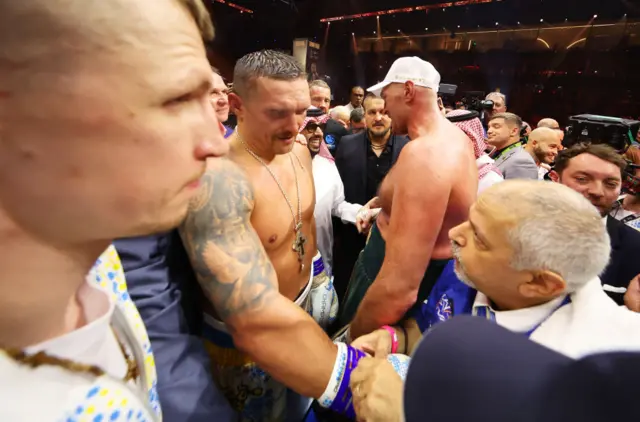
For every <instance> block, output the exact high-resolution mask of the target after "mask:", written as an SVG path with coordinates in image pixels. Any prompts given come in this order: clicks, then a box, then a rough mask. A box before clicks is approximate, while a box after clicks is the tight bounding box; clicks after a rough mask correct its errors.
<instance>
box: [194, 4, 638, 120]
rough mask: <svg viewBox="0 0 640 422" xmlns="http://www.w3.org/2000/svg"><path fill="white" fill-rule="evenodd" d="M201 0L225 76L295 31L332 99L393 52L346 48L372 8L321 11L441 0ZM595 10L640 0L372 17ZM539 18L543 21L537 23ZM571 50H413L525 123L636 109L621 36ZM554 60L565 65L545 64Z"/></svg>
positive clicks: (432, 22)
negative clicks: (603, 47) (231, 2)
mask: <svg viewBox="0 0 640 422" xmlns="http://www.w3.org/2000/svg"><path fill="white" fill-rule="evenodd" d="M205 2H207V5H208V7H209V9H210V11H211V13H212V16H213V20H214V23H215V26H216V39H215V40H214V41H213V42H212V43H211V44H210V45H209V55H210V59H211V61H212V62H213V63H214V64H215V65H216V67H218V68H220V69H221V71H222V73H223V75H224V76H225V77H226V78H227V79H231V78H232V74H233V65H234V63H235V61H236V60H237V59H238V58H239V57H241V56H242V55H244V54H246V53H249V52H252V51H256V50H260V49H265V48H271V49H278V50H284V51H289V52H290V51H291V48H292V42H293V39H294V38H309V39H311V40H314V41H316V42H319V43H320V44H321V45H322V53H321V54H322V57H323V59H324V60H322V65H321V66H320V68H319V70H320V72H321V73H323V74H328V75H330V76H331V82H330V84H331V86H332V89H333V94H334V98H335V104H344V103H346V101H347V96H348V91H349V88H350V87H351V86H352V85H355V84H361V85H365V86H368V85H370V84H373V83H375V82H377V80H379V79H381V78H382V77H384V74H385V73H386V71H387V70H388V66H389V65H390V63H391V62H392V61H393V59H395V56H394V55H393V54H391V53H366V54H360V55H358V56H356V55H355V54H354V50H353V45H352V44H353V39H352V36H351V33H352V32H353V33H354V34H355V36H356V37H359V36H369V37H370V36H372V34H373V31H375V30H376V18H375V17H368V18H363V19H355V20H343V21H338V22H333V23H332V24H331V27H330V30H329V31H326V28H327V25H326V24H323V23H320V19H321V18H326V17H333V16H341V15H349V14H355V13H364V12H370V11H376V10H386V9H391V8H393V9H395V8H401V7H404V6H417V5H424V4H436V3H442V2H443V1H442V0H441V1H430V0H393V1H389V0H387V1H382V0H326V1H315V0H296V1H283V0H235V3H236V4H238V5H240V6H242V7H246V8H248V9H251V10H253V11H254V13H252V14H249V13H240V12H239V11H238V10H237V9H235V8H232V7H230V6H228V5H226V4H221V3H219V2H216V1H215V0H205ZM594 14H597V15H598V20H599V21H612V22H615V21H620V20H621V19H623V18H626V19H629V20H633V19H638V18H640V1H638V0H634V1H627V0H608V1H602V0H555V1H551V0H503V1H496V2H493V3H489V4H480V5H472V6H462V7H450V8H446V9H445V10H444V11H443V10H441V9H437V10H431V11H429V13H425V12H412V13H397V14H395V15H385V16H381V17H380V27H381V30H382V35H390V34H394V33H397V31H398V30H401V31H402V33H403V34H420V33H425V28H429V29H430V30H432V31H433V30H434V29H435V28H437V29H438V30H439V31H443V30H446V31H452V32H455V31H464V29H476V28H478V27H480V28H495V23H496V22H499V23H500V26H501V27H502V26H506V27H509V26H516V25H517V24H518V22H520V23H521V24H522V25H549V24H559V23H562V22H566V21H569V22H583V23H584V22H588V21H589V20H590V19H592V17H593V15H594ZM540 19H543V20H544V22H543V23H540ZM458 25H460V29H458V28H457V27H458ZM443 28H444V29H443ZM327 33H328V36H326V34H327ZM325 38H326V39H325ZM574 50H575V51H571V52H570V53H569V54H567V53H566V52H562V53H561V52H556V51H546V52H538V53H535V52H534V53H531V52H520V51H517V50H515V49H514V50H505V49H501V50H495V51H489V52H468V51H462V52H454V53H449V52H435V53H429V54H428V55H426V54H421V53H420V52H416V53H415V54H416V55H420V56H422V57H423V58H425V59H427V60H429V61H431V62H432V63H433V64H434V65H435V66H436V68H438V70H439V71H440V73H441V74H442V81H443V83H453V84H458V85H460V90H465V91H472V90H478V91H486V92H488V91H490V90H492V89H493V88H494V87H495V86H500V87H501V88H502V89H503V92H505V93H506V94H507V95H508V97H509V108H510V110H511V111H514V112H517V113H519V114H521V115H522V116H523V117H524V118H525V120H532V121H533V122H534V123H535V119H537V118H538V117H539V116H543V115H551V116H553V117H556V118H558V119H559V120H561V121H565V120H566V117H567V116H568V115H571V114H577V113H584V112H591V113H598V114H606V115H618V116H625V117H633V118H637V117H638V116H639V115H640V104H639V103H638V101H637V100H636V98H640V75H639V74H638V71H637V68H638V66H640V59H639V56H640V50H639V49H637V48H634V47H629V46H628V45H627V42H626V40H625V39H624V38H623V39H621V41H620V43H619V45H617V46H615V47H614V48H612V49H610V50H609V51H595V50H594V51H591V50H589V48H588V47H585V48H576V49H574ZM381 66H382V67H381ZM590 69H591V70H593V69H600V72H598V73H594V72H593V71H591V72H590V71H589V70H590ZM558 70H562V71H563V72H566V74H565V75H558V74H555V73H554V74H550V73H549V71H558ZM583 71H584V72H583ZM578 72H580V73H578ZM578 75H579V76H578ZM460 90H459V91H460Z"/></svg>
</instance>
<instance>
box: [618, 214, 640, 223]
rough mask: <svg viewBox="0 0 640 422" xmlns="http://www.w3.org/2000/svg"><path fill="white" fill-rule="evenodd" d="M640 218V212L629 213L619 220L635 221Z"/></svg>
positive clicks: (624, 221) (625, 221)
mask: <svg viewBox="0 0 640 422" xmlns="http://www.w3.org/2000/svg"><path fill="white" fill-rule="evenodd" d="M639 218H640V214H631V215H628V216H626V217H625V218H623V219H622V220H620V221H621V222H623V223H624V224H627V223H630V222H631V221H635V220H637V219H639Z"/></svg>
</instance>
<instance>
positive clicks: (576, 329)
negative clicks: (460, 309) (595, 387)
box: [473, 277, 640, 359]
mask: <svg viewBox="0 0 640 422" xmlns="http://www.w3.org/2000/svg"><path fill="white" fill-rule="evenodd" d="M570 296H571V302H570V303H568V304H566V305H564V306H560V305H561V304H562V301H563V300H564V297H559V298H556V299H554V300H552V301H551V302H548V303H545V304H543V305H539V306H534V307H531V308H526V309H519V310H515V311H495V317H496V322H497V323H498V324H499V325H501V326H503V327H505V328H507V329H509V330H512V331H515V332H521V333H527V332H528V331H529V330H531V329H532V328H534V327H537V328H536V329H535V331H534V332H533V333H532V334H531V337H530V338H531V340H533V341H535V342H537V343H540V344H542V345H543V346H546V347H548V348H550V349H552V350H555V351H556V352H558V353H562V354H564V355H567V356H569V357H572V358H574V359H578V358H580V357H583V356H587V355H591V354H595V353H603V352H613V351H640V314H637V313H634V312H632V311H630V310H628V309H627V308H625V307H624V306H618V305H617V304H616V303H615V302H614V301H613V300H612V299H611V298H609V296H607V294H606V293H605V292H604V291H603V290H602V286H601V282H600V279H599V278H597V277H596V278H595V279H593V280H591V281H590V282H588V283H587V284H586V285H584V286H583V287H581V288H580V289H578V290H577V291H576V292H574V293H572V294H571V295H570ZM488 305H489V300H488V299H487V297H486V296H485V295H484V294H482V293H480V292H478V294H477V295H476V299H475V302H474V305H473V307H474V308H475V307H478V306H488Z"/></svg>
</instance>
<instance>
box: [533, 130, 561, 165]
mask: <svg viewBox="0 0 640 422" xmlns="http://www.w3.org/2000/svg"><path fill="white" fill-rule="evenodd" d="M559 133H561V132H560V131H559V130H557V129H549V128H548V127H538V128H537V129H535V130H533V131H531V133H530V134H529V141H528V142H527V145H526V146H525V149H526V150H527V151H528V152H529V154H531V156H532V157H533V159H534V160H536V162H537V163H538V164H540V163H544V164H552V163H553V162H554V161H555V159H556V157H557V156H558V151H559V150H560V149H561V145H562V144H561V140H560V136H559Z"/></svg>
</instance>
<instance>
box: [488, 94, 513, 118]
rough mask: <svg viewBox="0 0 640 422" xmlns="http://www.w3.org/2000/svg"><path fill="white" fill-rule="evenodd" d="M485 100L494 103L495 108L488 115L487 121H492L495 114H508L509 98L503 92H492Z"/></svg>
mask: <svg viewBox="0 0 640 422" xmlns="http://www.w3.org/2000/svg"><path fill="white" fill-rule="evenodd" d="M484 99H485V100H489V101H493V108H492V109H491V110H489V112H488V113H487V119H491V118H492V117H493V115H494V114H498V113H506V112H507V96H506V95H504V94H503V93H502V92H497V91H496V92H490V93H488V94H487V96H486V97H485V98H484Z"/></svg>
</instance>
